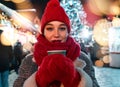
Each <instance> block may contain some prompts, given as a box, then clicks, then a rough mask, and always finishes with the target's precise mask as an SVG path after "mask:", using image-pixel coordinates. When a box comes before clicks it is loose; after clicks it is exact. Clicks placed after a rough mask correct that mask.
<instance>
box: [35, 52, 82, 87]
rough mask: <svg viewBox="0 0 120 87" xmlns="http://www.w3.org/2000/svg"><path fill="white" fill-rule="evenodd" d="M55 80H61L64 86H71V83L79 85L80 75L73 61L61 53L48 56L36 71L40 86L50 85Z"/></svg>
mask: <svg viewBox="0 0 120 87" xmlns="http://www.w3.org/2000/svg"><path fill="white" fill-rule="evenodd" d="M76 77H77V78H76ZM75 80H76V81H75ZM54 81H59V82H61V83H62V84H63V85H64V87H71V85H72V87H77V86H76V85H78V83H76V82H79V81H80V75H79V73H78V72H76V70H75V68H74V65H73V61H72V60H71V59H69V58H67V57H65V56H64V55H61V54H53V55H48V56H46V57H45V58H44V59H43V62H42V63H41V66H40V68H39V70H38V71H37V73H36V82H37V85H38V87H49V86H50V84H51V83H52V84H54ZM73 82H74V83H73ZM73 84H74V85H73Z"/></svg>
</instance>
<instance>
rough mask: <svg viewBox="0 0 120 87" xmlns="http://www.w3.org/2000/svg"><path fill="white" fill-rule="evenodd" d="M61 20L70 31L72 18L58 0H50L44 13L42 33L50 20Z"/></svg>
mask: <svg viewBox="0 0 120 87" xmlns="http://www.w3.org/2000/svg"><path fill="white" fill-rule="evenodd" d="M51 21H60V22H64V23H65V24H66V26H67V27H68V33H70V20H69V17H68V16H67V14H66V12H65V10H64V9H63V8H62V7H61V6H60V2H59V1H58V0H50V1H49V2H48V4H47V6H46V8H45V11H44V14H43V16H42V19H41V33H42V34H43V33H44V27H45V25H46V24H47V23H48V22H51Z"/></svg>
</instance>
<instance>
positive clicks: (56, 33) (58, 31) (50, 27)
mask: <svg viewBox="0 0 120 87" xmlns="http://www.w3.org/2000/svg"><path fill="white" fill-rule="evenodd" d="M44 36H45V38H46V39H47V40H48V41H50V42H55V43H58V42H61V43H63V42H65V41H66V39H67V37H68V29H67V26H66V25H65V23H63V22H60V21H52V22H49V23H48V24H47V25H46V26H45V28H44Z"/></svg>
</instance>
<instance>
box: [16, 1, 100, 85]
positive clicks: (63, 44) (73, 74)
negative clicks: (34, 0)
mask: <svg viewBox="0 0 120 87" xmlns="http://www.w3.org/2000/svg"><path fill="white" fill-rule="evenodd" d="M70 31H71V28H70V20H69V18H68V16H67V15H66V13H65V11H64V9H63V8H62V7H61V6H60V3H59V1H58V0H50V2H49V3H48V4H47V7H46V9H45V12H44V14H43V16H42V19H41V34H40V35H39V36H38V38H37V40H38V42H37V43H36V44H35V47H34V54H33V56H34V58H33V59H31V60H34V64H35V63H36V64H37V65H38V67H39V68H38V70H37V71H36V72H35V71H31V72H32V73H33V72H35V73H34V74H32V73H31V74H32V75H31V74H26V75H27V77H29V76H30V75H31V76H30V77H29V78H28V79H27V78H25V79H27V80H26V81H25V83H24V82H23V83H24V85H23V83H22V85H23V86H24V87H50V86H52V87H60V86H64V87H99V86H98V85H97V82H95V81H96V79H95V78H94V74H93V73H92V72H93V71H92V70H93V67H92V64H91V62H90V61H89V59H87V58H86V57H82V58H81V57H80V47H79V45H78V44H77V43H76V41H75V40H74V39H73V38H72V37H71V36H70ZM52 50H66V55H65V56H64V55H61V54H52V55H49V54H48V53H47V52H48V51H52ZM82 55H85V54H84V53H82ZM63 61H64V62H63ZM24 62H25V61H24ZM32 63H33V62H32ZM23 67H24V66H23ZM27 67H28V66H27ZM25 68H26V67H25ZM25 68H22V65H21V67H20V72H21V70H24V71H25ZM33 68H34V67H33V66H29V70H32V69H33ZM65 68H66V69H67V70H66V69H65ZM46 70H48V71H46ZM51 70H52V71H51ZM84 70H85V71H86V72H87V73H88V74H87V73H86V72H85V71H84ZM58 71H59V72H58ZM27 73H29V71H27ZM20 74H21V75H23V73H20ZM21 77H22V76H19V77H18V79H19V78H21ZM61 77H62V78H61ZM90 77H92V78H90ZM18 79H17V80H16V81H15V83H14V87H19V86H16V84H17V83H18V82H20V79H19V80H18ZM25 79H24V80H25ZM91 79H92V80H93V82H92V80H91Z"/></svg>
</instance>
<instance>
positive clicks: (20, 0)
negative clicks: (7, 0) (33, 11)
mask: <svg viewBox="0 0 120 87" xmlns="http://www.w3.org/2000/svg"><path fill="white" fill-rule="evenodd" d="M11 1H12V2H14V3H22V2H24V1H25V0H11Z"/></svg>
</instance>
